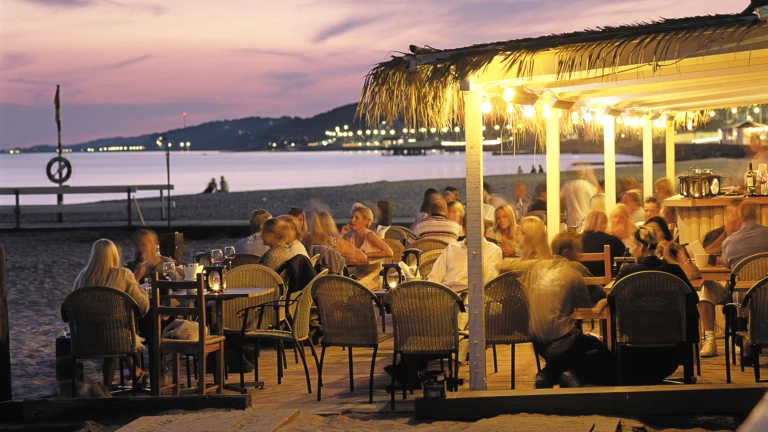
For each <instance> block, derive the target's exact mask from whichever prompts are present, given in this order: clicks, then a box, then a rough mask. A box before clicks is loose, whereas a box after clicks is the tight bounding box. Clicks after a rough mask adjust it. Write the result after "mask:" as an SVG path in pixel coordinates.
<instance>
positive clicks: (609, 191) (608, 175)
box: [603, 116, 616, 217]
mask: <svg viewBox="0 0 768 432" xmlns="http://www.w3.org/2000/svg"><path fill="white" fill-rule="evenodd" d="M604 120H605V123H603V135H604V137H603V142H604V144H603V154H604V155H605V164H604V167H605V170H604V173H603V180H605V213H606V214H608V216H609V217H610V214H611V212H612V211H613V209H614V208H615V207H616V129H615V127H616V126H615V123H614V122H615V121H616V119H615V118H613V116H605V118H604Z"/></svg>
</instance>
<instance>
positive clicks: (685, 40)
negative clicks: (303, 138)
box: [358, 13, 765, 130]
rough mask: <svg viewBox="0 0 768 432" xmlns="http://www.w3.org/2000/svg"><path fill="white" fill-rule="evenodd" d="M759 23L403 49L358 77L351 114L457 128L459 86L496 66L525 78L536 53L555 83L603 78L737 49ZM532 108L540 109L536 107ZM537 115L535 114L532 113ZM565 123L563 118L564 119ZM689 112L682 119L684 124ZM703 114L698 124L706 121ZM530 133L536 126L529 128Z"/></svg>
mask: <svg viewBox="0 0 768 432" xmlns="http://www.w3.org/2000/svg"><path fill="white" fill-rule="evenodd" d="M764 25H765V23H764V22H762V21H760V20H758V19H757V17H756V16H754V15H752V14H751V13H749V14H744V13H743V14H733V15H708V16H698V17H690V18H677V19H662V20H659V21H654V22H648V23H635V24H631V25H623V26H617V27H601V28H598V29H594V30H585V31H580V32H574V33H566V34H554V35H550V36H543V37H537V38H524V39H516V40H510V41H505V42H494V43H487V44H479V45H472V46H469V47H463V48H456V49H449V50H436V49H432V48H429V47H426V48H416V47H414V46H411V47H410V51H411V52H410V53H402V55H400V56H393V57H392V59H391V60H389V61H386V62H383V63H380V64H378V65H376V66H375V67H374V68H373V69H372V70H371V71H370V72H369V73H368V75H367V76H366V79H365V84H364V86H363V90H362V94H361V97H360V104H359V106H358V115H360V116H361V117H365V118H366V119H367V120H368V121H371V122H373V121H379V120H387V121H392V120H397V119H402V120H403V121H405V122H406V123H407V124H409V125H417V124H418V125H429V126H435V127H442V126H450V125H451V124H461V123H463V101H462V98H461V93H460V91H459V83H460V82H461V81H462V80H465V79H467V78H469V77H471V76H473V75H475V74H476V73H481V72H482V71H483V70H485V69H486V68H487V67H488V66H489V65H491V63H493V62H500V63H501V65H502V66H503V68H504V71H505V73H506V74H507V75H508V76H510V77H512V78H522V79H525V78H530V77H531V76H533V75H534V71H535V70H537V64H536V61H537V55H540V54H543V53H554V54H555V57H556V60H557V65H556V76H557V79H559V80H560V79H562V80H567V79H569V78H570V77H571V76H572V75H573V74H575V73H580V72H583V71H601V72H600V75H601V76H602V77H603V78H604V79H605V80H611V72H613V73H615V72H616V70H617V68H618V67H619V66H622V65H627V64H630V63H632V62H633V61H634V62H635V63H637V64H644V63H648V62H647V59H648V58H652V59H653V61H652V62H655V61H656V60H655V59H657V58H663V59H667V60H670V59H676V58H678V57H680V58H682V57H684V56H687V55H690V52H688V53H681V52H680V47H681V46H683V45H684V44H687V46H690V45H691V44H695V45H696V46H698V47H700V48H701V49H700V50H699V52H701V51H704V52H705V51H706V50H708V49H709V48H711V47H712V48H717V47H721V46H722V45H724V43H725V42H724V41H727V42H728V43H735V44H736V45H738V43H739V42H740V41H742V40H744V38H745V37H746V36H747V35H748V34H749V33H750V32H752V31H754V30H756V29H758V28H761V27H762V26H764ZM538 105H540V104H538ZM505 109H506V104H504V103H498V102H497V101H494V112H495V113H496V115H497V116H505V115H506V114H504V113H505ZM539 109H540V108H539ZM566 117H567V116H566ZM692 117H696V118H699V117H701V116H695V115H694V114H690V115H687V116H684V117H683V120H682V121H691V120H690V119H691V118H692ZM706 117H708V116H704V117H701V118H706ZM532 126H533V127H531V129H533V130H535V129H537V128H540V127H541V126H542V125H541V124H539V125H532Z"/></svg>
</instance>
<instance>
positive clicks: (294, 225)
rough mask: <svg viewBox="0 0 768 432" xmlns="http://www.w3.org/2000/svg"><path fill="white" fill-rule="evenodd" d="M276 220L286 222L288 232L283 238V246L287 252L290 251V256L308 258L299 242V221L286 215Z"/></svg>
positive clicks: (305, 249) (305, 250) (300, 228)
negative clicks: (286, 248)
mask: <svg viewBox="0 0 768 432" xmlns="http://www.w3.org/2000/svg"><path fill="white" fill-rule="evenodd" d="M277 218H278V219H282V220H284V221H285V222H287V225H288V231H287V234H286V237H285V245H286V246H288V250H290V251H291V256H292V257H293V256H296V255H304V256H305V257H307V258H309V254H308V253H307V248H305V247H304V244H303V243H302V242H301V235H302V234H301V230H302V227H301V221H300V220H299V219H298V218H296V217H295V216H291V215H287V214H285V215H280V216H278V217H277Z"/></svg>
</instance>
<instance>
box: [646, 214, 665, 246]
mask: <svg viewBox="0 0 768 432" xmlns="http://www.w3.org/2000/svg"><path fill="white" fill-rule="evenodd" d="M649 223H655V224H656V225H658V226H659V227H660V228H661V234H662V236H664V240H665V241H672V232H670V231H669V227H668V226H667V221H665V220H664V218H663V217H661V216H654V217H652V218H650V219H648V220H647V221H645V223H644V224H643V225H648V224H649Z"/></svg>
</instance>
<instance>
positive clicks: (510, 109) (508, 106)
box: [507, 103, 515, 113]
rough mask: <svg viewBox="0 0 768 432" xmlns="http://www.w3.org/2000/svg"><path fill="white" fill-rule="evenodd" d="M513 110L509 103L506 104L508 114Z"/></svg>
mask: <svg viewBox="0 0 768 432" xmlns="http://www.w3.org/2000/svg"><path fill="white" fill-rule="evenodd" d="M514 109H515V107H514V106H512V104H511V103H508V104H507V112H508V113H511V112H512V111H513V110H514Z"/></svg>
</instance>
